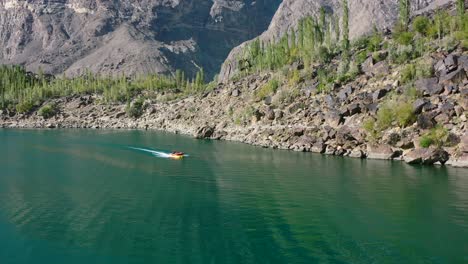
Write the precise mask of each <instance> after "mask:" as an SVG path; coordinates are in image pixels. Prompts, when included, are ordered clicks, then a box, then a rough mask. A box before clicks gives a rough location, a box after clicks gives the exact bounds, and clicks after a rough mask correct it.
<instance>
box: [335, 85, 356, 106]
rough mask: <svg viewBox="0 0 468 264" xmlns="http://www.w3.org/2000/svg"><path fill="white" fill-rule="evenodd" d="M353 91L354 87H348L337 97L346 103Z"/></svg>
mask: <svg viewBox="0 0 468 264" xmlns="http://www.w3.org/2000/svg"><path fill="white" fill-rule="evenodd" d="M353 91H354V89H353V87H351V86H350V85H347V86H345V87H344V88H343V89H341V90H340V91H339V92H338V94H337V95H336V96H337V97H338V99H340V101H342V102H344V101H346V100H347V99H348V97H349V96H350V95H351V94H352V93H353Z"/></svg>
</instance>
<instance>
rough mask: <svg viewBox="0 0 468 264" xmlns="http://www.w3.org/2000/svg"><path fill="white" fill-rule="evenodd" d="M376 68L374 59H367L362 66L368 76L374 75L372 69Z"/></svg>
mask: <svg viewBox="0 0 468 264" xmlns="http://www.w3.org/2000/svg"><path fill="white" fill-rule="evenodd" d="M373 67H374V59H373V58H372V57H369V58H367V59H366V60H365V61H364V62H363V63H362V65H361V69H362V72H364V73H365V74H366V75H371V74H372V68H373Z"/></svg>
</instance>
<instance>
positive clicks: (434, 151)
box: [403, 148, 449, 165]
mask: <svg viewBox="0 0 468 264" xmlns="http://www.w3.org/2000/svg"><path fill="white" fill-rule="evenodd" d="M403 160H404V161H405V162H406V163H408V164H425V165H432V164H434V163H436V162H440V163H441V164H445V162H447V161H448V160H449V154H448V152H447V151H445V150H443V149H440V148H418V149H413V150H410V151H408V152H407V153H405V154H404V156H403Z"/></svg>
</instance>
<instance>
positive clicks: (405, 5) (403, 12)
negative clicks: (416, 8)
mask: <svg viewBox="0 0 468 264" xmlns="http://www.w3.org/2000/svg"><path fill="white" fill-rule="evenodd" d="M398 2H399V9H400V23H401V25H402V26H403V28H404V29H405V30H407V29H408V25H409V20H410V15H411V3H410V0H399V1H398Z"/></svg>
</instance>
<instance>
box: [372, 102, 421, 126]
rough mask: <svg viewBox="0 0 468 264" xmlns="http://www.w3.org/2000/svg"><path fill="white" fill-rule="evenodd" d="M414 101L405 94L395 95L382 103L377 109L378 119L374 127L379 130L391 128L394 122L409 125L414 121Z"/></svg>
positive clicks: (399, 124)
mask: <svg viewBox="0 0 468 264" xmlns="http://www.w3.org/2000/svg"><path fill="white" fill-rule="evenodd" d="M415 119H416V116H415V115H414V112H413V101H412V100H410V99H409V98H407V97H406V96H405V95H401V96H398V97H394V98H392V99H389V100H387V101H386V102H385V103H383V104H382V106H381V107H380V109H379V111H377V121H376V123H375V126H374V129H376V130H377V132H380V131H382V130H385V129H387V128H390V127H391V126H392V125H393V124H396V125H398V126H400V127H407V126H408V125H411V124H412V123H414V121H415Z"/></svg>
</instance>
